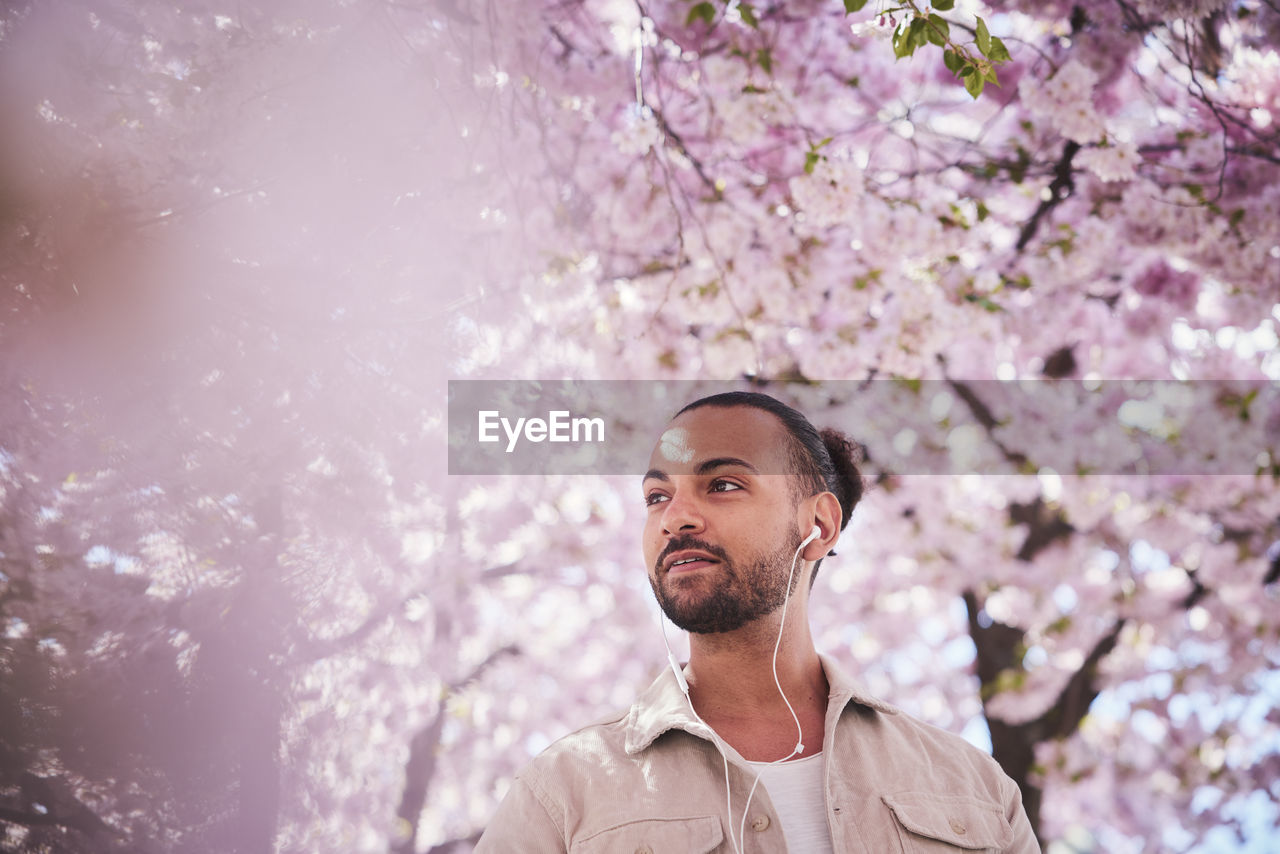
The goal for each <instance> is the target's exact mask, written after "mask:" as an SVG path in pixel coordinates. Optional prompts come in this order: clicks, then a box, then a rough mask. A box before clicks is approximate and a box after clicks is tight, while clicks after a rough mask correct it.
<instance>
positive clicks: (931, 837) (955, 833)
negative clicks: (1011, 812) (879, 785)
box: [883, 792, 1013, 854]
mask: <svg viewBox="0 0 1280 854" xmlns="http://www.w3.org/2000/svg"><path fill="white" fill-rule="evenodd" d="M883 801H884V803H885V805H886V806H887V807H889V810H890V811H891V812H892V813H893V818H894V821H895V822H896V824H897V830H898V836H899V838H900V839H901V841H902V850H903V851H904V852H906V854H946V852H951V853H952V854H955V852H956V851H957V850H959V851H982V852H992V854H994V852H999V851H1003V850H1004V849H1005V848H1006V847H1008V845H1009V844H1010V843H1011V842H1012V841H1013V828H1012V827H1010V826H1009V821H1008V819H1006V818H1005V816H1004V810H1002V809H1001V808H1000V805H999V804H997V803H994V802H992V801H986V800H982V799H980V798H971V797H964V796H959V795H937V794H933V793H930V792H905V793H900V794H896V795H885V796H884V798H883Z"/></svg>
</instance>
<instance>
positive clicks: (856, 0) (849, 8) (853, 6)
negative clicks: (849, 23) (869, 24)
mask: <svg viewBox="0 0 1280 854" xmlns="http://www.w3.org/2000/svg"><path fill="white" fill-rule="evenodd" d="M865 5H867V0H844V13H845V14H846V15H852V14H853V13H854V12H861V11H862V7H863V6H865Z"/></svg>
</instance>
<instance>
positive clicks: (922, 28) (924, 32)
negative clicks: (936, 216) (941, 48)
mask: <svg viewBox="0 0 1280 854" xmlns="http://www.w3.org/2000/svg"><path fill="white" fill-rule="evenodd" d="M928 43H929V22H928V21H926V20H925V19H924V18H920V17H917V18H915V19H913V20H912V21H911V50H912V52H913V53H914V52H915V49H916V48H918V47H924V46H925V45H926V44H928Z"/></svg>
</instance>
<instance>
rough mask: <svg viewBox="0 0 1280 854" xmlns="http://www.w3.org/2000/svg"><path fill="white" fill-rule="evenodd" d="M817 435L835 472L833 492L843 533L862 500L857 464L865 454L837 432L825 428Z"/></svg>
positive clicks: (861, 486)
mask: <svg viewBox="0 0 1280 854" xmlns="http://www.w3.org/2000/svg"><path fill="white" fill-rule="evenodd" d="M819 435H820V436H822V444H823V445H825V446H826V448H827V453H828V454H830V455H831V465H832V467H833V468H835V470H836V484H835V485H836V489H835V490H833V492H835V496H836V498H838V499H840V530H842V531H843V530H844V528H845V526H846V525H848V524H849V517H850V516H852V515H853V508H855V507H857V506H858V502H859V501H861V500H862V490H863V481H862V472H861V471H859V470H858V464H859V463H861V462H862V461H863V460H864V459H865V454H864V453H863V449H862V446H861V445H859V444H858V443H857V442H855V441H853V440H852V439H850V438H849V437H848V436H846V435H844V434H843V433H841V432H840V431H839V430H833V429H832V428H830V427H825V428H823V429H822V430H820V431H819Z"/></svg>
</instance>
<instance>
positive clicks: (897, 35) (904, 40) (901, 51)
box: [893, 22, 914, 59]
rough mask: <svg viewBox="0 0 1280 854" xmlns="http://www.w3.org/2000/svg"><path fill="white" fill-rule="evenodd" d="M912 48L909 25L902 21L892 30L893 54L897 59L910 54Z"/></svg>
mask: <svg viewBox="0 0 1280 854" xmlns="http://www.w3.org/2000/svg"><path fill="white" fill-rule="evenodd" d="M913 50H914V48H912V47H911V32H910V27H909V26H908V25H907V24H906V23H905V22H904V23H902V24H899V25H898V28H897V29H896V30H894V31H893V55H894V56H896V57H897V58H898V59H902V57H904V56H910V55H911V52H912V51H913Z"/></svg>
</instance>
